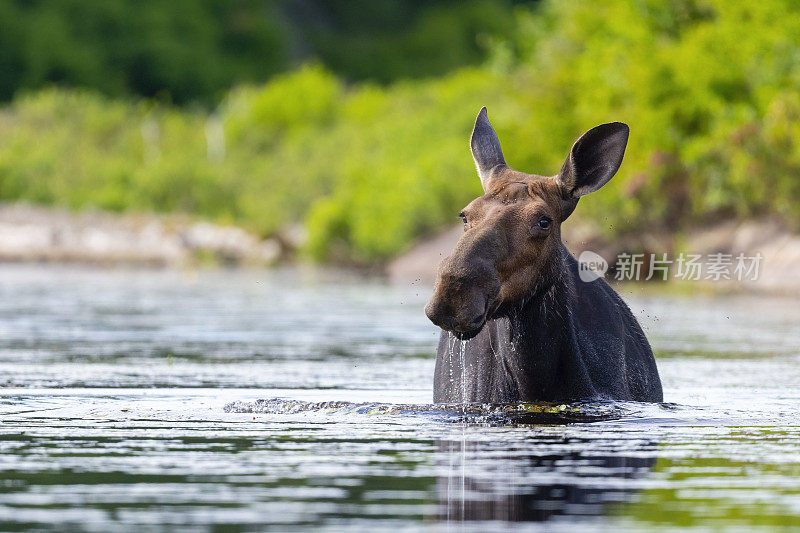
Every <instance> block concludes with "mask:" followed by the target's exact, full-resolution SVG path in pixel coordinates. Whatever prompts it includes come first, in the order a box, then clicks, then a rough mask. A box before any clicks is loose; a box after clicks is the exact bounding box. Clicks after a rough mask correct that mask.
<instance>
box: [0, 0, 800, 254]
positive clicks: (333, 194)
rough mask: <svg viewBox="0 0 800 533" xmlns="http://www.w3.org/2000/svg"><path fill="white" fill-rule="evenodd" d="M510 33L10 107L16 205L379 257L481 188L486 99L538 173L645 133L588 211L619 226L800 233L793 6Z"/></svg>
mask: <svg viewBox="0 0 800 533" xmlns="http://www.w3.org/2000/svg"><path fill="white" fill-rule="evenodd" d="M476 5H477V4H476ZM508 27H509V32H508V34H507V35H506V36H505V38H504V39H500V38H497V37H495V38H493V39H492V40H491V49H492V53H491V57H490V58H489V59H488V61H487V62H486V64H485V65H484V66H481V67H470V68H465V69H462V70H459V71H456V72H453V73H450V74H448V75H446V76H443V77H440V78H437V79H428V80H407V81H399V82H394V83H392V84H390V85H388V86H378V85H373V84H371V83H360V84H356V85H348V84H347V83H346V82H345V81H343V80H342V79H341V78H340V77H339V76H337V75H335V74H333V73H331V72H330V71H329V70H328V69H326V68H325V67H323V66H320V65H315V64H311V65H307V66H305V67H302V68H300V69H298V70H296V71H293V72H291V73H288V74H283V75H280V76H278V77H276V78H274V79H273V80H272V81H270V82H269V83H267V84H265V85H261V86H252V85H250V86H240V87H238V88H236V89H234V90H233V91H231V92H229V93H228V95H227V97H226V98H225V99H224V100H223V103H222V105H221V106H220V107H219V108H218V109H217V110H216V111H215V112H213V113H211V114H208V113H206V112H202V111H197V112H189V111H186V110H179V109H176V108H173V107H170V106H166V105H160V104H153V103H151V102H125V101H119V100H110V99H107V98H105V97H101V96H98V95H97V94H96V93H89V92H76V91H59V90H47V91H40V92H37V93H33V94H30V95H28V96H24V97H19V98H17V99H16V100H15V101H14V102H13V104H12V105H11V106H9V107H8V108H7V109H6V110H5V111H4V112H3V113H2V114H0V199H27V200H31V201H36V202H43V203H58V204H65V205H69V206H72V207H75V208H79V207H85V206H88V205H93V206H98V207H101V208H106V209H115V210H125V209H135V210H154V211H167V212H172V211H183V212H188V213H193V214H196V215H198V216H203V217H209V218H213V219H216V220H220V221H224V222H236V223H239V224H242V225H245V226H247V227H249V228H250V229H252V230H255V231H258V232H259V233H261V234H263V235H269V234H271V233H274V232H276V231H278V230H279V229H280V228H281V227H282V226H283V225H285V224H289V223H294V222H298V221H302V222H305V224H306V226H307V228H308V231H309V237H310V242H309V245H308V251H309V252H310V254H311V255H312V256H313V257H315V258H317V259H320V260H337V261H357V262H371V261H382V260H386V259H387V258H390V257H392V256H394V255H396V254H397V253H399V252H401V251H403V250H404V249H406V248H407V247H408V246H409V245H410V244H411V243H412V242H413V240H414V239H416V238H418V237H420V236H423V235H426V234H429V233H431V232H433V231H435V230H436V229H437V228H439V227H442V226H446V225H448V224H452V223H455V222H457V219H456V214H457V213H458V212H459V209H460V208H461V207H462V206H463V205H464V204H466V203H467V202H468V201H469V200H470V199H471V198H474V197H475V196H477V195H478V194H480V184H479V182H478V179H477V178H476V177H475V172H474V168H473V167H472V160H471V157H470V154H469V150H468V146H467V139H468V136H469V133H470V129H471V127H472V121H473V120H474V117H475V114H476V113H477V111H478V109H479V108H480V106H482V105H487V106H488V108H489V114H490V118H491V120H492V122H493V123H494V124H495V126H496V128H497V130H498V133H499V135H500V138H501V141H502V143H503V148H504V151H505V155H506V159H507V161H508V162H509V163H510V164H511V165H512V166H513V167H515V168H518V169H519V170H524V171H529V172H536V173H540V174H553V173H555V172H556V171H557V170H558V169H559V168H560V165H561V164H562V162H563V160H564V157H566V155H567V151H568V149H569V147H570V145H571V143H572V142H573V141H574V139H575V138H576V137H577V136H578V135H579V134H580V133H582V132H583V131H585V130H587V129H589V128H590V127H592V126H594V125H596V124H599V123H602V122H608V121H613V120H622V121H625V122H627V123H628V124H630V126H631V131H632V134H631V138H630V142H629V146H628V151H627V154H626V158H625V162H624V164H623V167H622V169H621V171H620V173H619V174H618V176H617V177H615V178H614V179H613V180H612V181H611V182H610V183H609V184H608V185H606V186H605V187H604V188H603V189H602V190H601V191H598V192H597V193H594V194H592V195H591V196H590V197H587V198H586V199H584V200H583V201H581V203H580V205H579V206H578V209H577V210H576V213H575V215H574V216H575V217H586V218H587V219H588V220H593V221H595V222H596V223H597V224H599V225H600V226H601V227H602V228H604V229H605V230H606V231H608V232H612V233H617V232H631V231H641V229H642V228H643V227H653V226H660V227H664V228H667V229H671V230H681V229H683V228H688V227H689V226H690V225H691V224H695V223H697V222H702V221H703V220H706V219H709V218H713V217H720V216H754V215H762V214H778V215H780V216H782V217H783V218H784V219H785V220H787V221H792V222H795V223H797V222H800V202H798V201H797V198H798V197H800V195H799V194H800V180H799V179H798V176H800V96H798V94H799V93H798V88H800V7H798V6H796V5H795V4H794V3H793V2H789V1H788V0H761V1H759V2H757V3H729V2H724V1H723V0H682V1H679V2H659V1H655V0H616V1H610V2H602V3H587V2H582V1H578V0H563V1H559V2H555V1H550V2H544V3H543V4H542V5H541V6H539V7H538V8H537V9H535V10H533V11H530V10H525V9H518V12H517V15H516V19H515V23H514V24H509V25H508Z"/></svg>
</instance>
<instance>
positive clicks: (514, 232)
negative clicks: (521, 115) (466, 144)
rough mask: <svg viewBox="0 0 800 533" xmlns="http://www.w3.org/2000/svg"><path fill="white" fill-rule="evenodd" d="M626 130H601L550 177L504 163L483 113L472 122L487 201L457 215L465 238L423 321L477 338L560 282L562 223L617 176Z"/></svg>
mask: <svg viewBox="0 0 800 533" xmlns="http://www.w3.org/2000/svg"><path fill="white" fill-rule="evenodd" d="M628 132H629V129H628V126H627V125H625V124H623V123H621V122H612V123H609V124H602V125H600V126H597V127H595V128H592V129H591V130H589V131H588V132H586V133H584V134H583V135H582V136H581V137H580V138H579V139H578V140H577V141H576V142H575V144H574V145H573V146H572V150H570V153H569V155H568V156H567V159H566V161H565V162H564V165H563V167H562V168H561V171H560V172H559V173H558V174H556V175H555V176H550V177H548V176H540V175H537V174H526V173H524V172H519V171H516V170H513V169H512V168H510V167H509V166H508V165H506V161H505V159H504V158H503V151H502V149H501V148H500V141H499V139H498V138H497V134H496V133H495V131H494V129H493V128H492V125H491V124H490V123H489V118H488V116H487V113H486V108H485V107H484V108H482V109H481V110H480V112H479V113H478V117H477V119H476V120H475V127H474V129H473V130H472V137H471V138H470V148H471V149H472V157H473V159H474V160H475V166H476V168H477V170H478V176H479V177H480V180H481V185H482V186H483V191H484V193H485V194H484V195H483V196H480V197H478V198H476V199H475V200H473V201H472V202H470V203H469V205H467V206H466V207H465V208H464V209H463V210H462V211H461V213H460V217H461V219H462V220H463V221H464V235H463V236H462V237H461V238H460V239H459V241H458V243H457V244H456V247H455V249H454V250H453V253H452V254H451V255H450V256H449V257H448V258H447V259H445V260H444V261H443V262H442V264H441V266H440V267H439V273H438V277H437V280H436V285H435V288H434V294H433V297H432V298H431V300H430V302H428V305H427V306H426V307H425V314H426V315H428V318H430V320H431V321H432V322H433V323H434V324H436V325H437V326H439V327H441V328H442V329H444V330H447V331H450V332H452V333H453V334H455V335H456V336H457V337H458V338H460V339H469V338H471V337H474V336H475V335H477V334H478V333H479V332H480V331H481V329H482V328H483V326H484V324H485V323H486V321H487V320H489V319H493V318H499V317H501V316H504V315H505V314H507V313H508V311H509V309H511V308H513V306H515V305H517V306H518V305H521V303H522V302H524V301H526V300H527V299H528V298H531V297H533V296H534V295H536V294H537V293H538V292H540V291H543V290H546V289H547V288H549V287H550V286H552V284H553V283H554V282H555V281H556V280H557V279H558V277H559V275H560V274H561V273H562V269H563V268H564V263H563V261H562V259H561V258H562V255H561V250H562V246H563V245H562V243H561V223H562V222H564V220H566V219H567V217H569V215H570V214H571V213H572V211H573V210H574V209H575V206H576V205H577V203H578V199H579V198H580V197H581V196H583V195H585V194H589V193H590V192H593V191H596V190H597V189H599V188H600V187H602V186H603V185H605V184H606V183H607V182H608V181H609V180H610V179H611V178H612V177H613V176H614V174H615V173H616V172H617V170H618V169H619V166H620V164H621V163H622V157H623V155H624V154H625V146H626V145H627V142H628Z"/></svg>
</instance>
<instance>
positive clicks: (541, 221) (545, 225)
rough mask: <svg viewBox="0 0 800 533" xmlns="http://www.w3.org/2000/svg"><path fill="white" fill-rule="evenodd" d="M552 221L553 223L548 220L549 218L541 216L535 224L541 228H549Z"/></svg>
mask: <svg viewBox="0 0 800 533" xmlns="http://www.w3.org/2000/svg"><path fill="white" fill-rule="evenodd" d="M552 223H553V221H552V220H550V219H549V218H547V217H542V218H540V219H539V222H538V223H537V224H536V225H537V226H538V228H539V229H541V230H548V229H550V224H552Z"/></svg>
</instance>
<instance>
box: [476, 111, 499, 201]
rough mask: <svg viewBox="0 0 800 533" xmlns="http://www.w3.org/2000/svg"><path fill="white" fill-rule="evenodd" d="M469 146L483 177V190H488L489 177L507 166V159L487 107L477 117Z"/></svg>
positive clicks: (479, 172)
mask: <svg viewBox="0 0 800 533" xmlns="http://www.w3.org/2000/svg"><path fill="white" fill-rule="evenodd" d="M469 147H470V149H471V150H472V159H474V160H475V168H477V169H478V176H479V177H480V178H481V185H483V190H484V191H488V189H487V187H488V182H489V178H491V177H492V174H493V173H494V172H495V171H497V170H498V169H499V168H503V167H505V166H506V160H505V159H503V150H502V149H501V148H500V139H498V138H497V133H495V131H494V128H493V127H492V125H491V124H490V123H489V117H488V116H487V114H486V108H485V107H482V108H481V110H480V112H479V113H478V118H476V119H475V127H474V128H472V136H471V137H470V139H469Z"/></svg>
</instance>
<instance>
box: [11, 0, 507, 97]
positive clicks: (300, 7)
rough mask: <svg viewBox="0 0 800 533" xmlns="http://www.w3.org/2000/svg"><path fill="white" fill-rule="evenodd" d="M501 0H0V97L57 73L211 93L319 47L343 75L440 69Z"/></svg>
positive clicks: (462, 57) (476, 52) (54, 79)
mask: <svg viewBox="0 0 800 533" xmlns="http://www.w3.org/2000/svg"><path fill="white" fill-rule="evenodd" d="M510 14H511V7H510V2H509V0H439V1H437V2H430V1H419V0H416V1H408V0H403V1H401V0H362V1H358V0H236V1H235V2H229V1H225V0H167V1H164V0H102V1H97V0H59V1H57V2H52V1H44V0H0V28H2V31H0V100H9V99H11V98H12V97H13V96H14V95H15V94H16V93H18V92H19V90H20V89H23V90H32V89H39V88H41V87H43V86H49V85H58V86H65V87H66V86H69V87H82V88H90V89H95V90H97V91H99V92H102V93H103V94H106V95H109V96H116V97H119V96H124V95H128V94H131V93H132V94H136V95H140V96H144V97H148V98H150V97H155V98H159V99H160V100H166V101H173V102H176V103H178V104H186V103H191V102H200V103H201V104H203V105H209V104H214V103H218V102H219V101H220V100H221V98H222V97H223V96H224V94H225V92H226V91H227V90H228V89H229V88H230V87H231V86H233V85H236V84H240V83H255V82H264V81H266V80H268V79H270V78H271V77H272V76H273V75H275V74H276V73H279V72H284V71H286V70H287V69H290V68H292V67H293V66H294V65H296V63H297V61H298V60H310V59H314V58H316V59H319V60H321V61H322V62H323V63H325V64H326V65H327V66H328V68H330V69H333V70H334V71H335V72H337V73H339V74H340V75H342V76H343V77H345V78H346V79H351V80H352V79H358V80H363V79H371V80H380V81H383V82H389V81H392V80H394V79H397V78H406V77H421V76H430V75H434V74H440V73H442V72H445V71H447V70H451V69H453V68H456V67H460V66H464V65H468V64H474V63H477V62H479V61H480V60H481V59H482V58H483V57H484V56H485V48H483V47H481V45H480V43H479V39H480V38H482V36H484V35H493V34H497V33H499V32H502V31H503V30H504V21H505V20H506V19H508V17H509V16H510Z"/></svg>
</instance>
